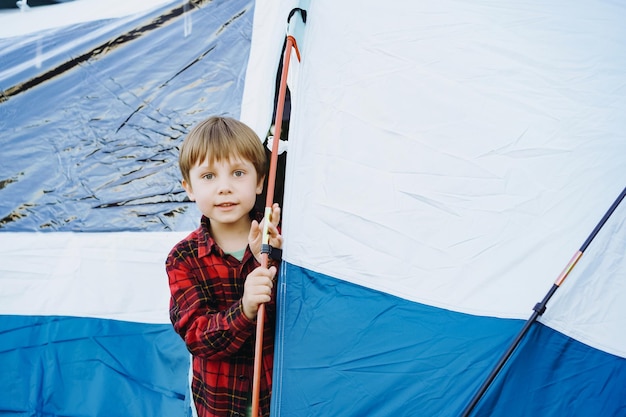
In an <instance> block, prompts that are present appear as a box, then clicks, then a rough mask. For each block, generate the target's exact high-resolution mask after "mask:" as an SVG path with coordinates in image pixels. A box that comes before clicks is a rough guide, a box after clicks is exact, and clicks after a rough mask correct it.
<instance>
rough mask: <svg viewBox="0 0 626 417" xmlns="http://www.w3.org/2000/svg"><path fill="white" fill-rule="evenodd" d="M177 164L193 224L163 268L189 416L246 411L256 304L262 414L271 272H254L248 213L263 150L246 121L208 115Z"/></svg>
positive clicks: (277, 239) (256, 236) (270, 330)
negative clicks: (187, 373)
mask: <svg viewBox="0 0 626 417" xmlns="http://www.w3.org/2000/svg"><path fill="white" fill-rule="evenodd" d="M179 165H180V171H181V173H182V176H183V180H182V186H183V188H184V189H185V191H186V192H187V195H188V196H189V198H190V199H191V200H192V201H195V202H196V204H197V205H198V208H199V209H200V211H201V212H202V219H201V221H200V227H199V228H198V229H196V230H195V231H194V232H192V233H191V234H190V235H189V236H187V237H186V238H185V239H183V240H182V241H181V242H179V243H178V244H176V246H174V248H173V249H172V251H171V252H170V253H169V255H168V257H167V261H166V270H167V274H168V277H169V285H170V291H171V295H172V297H171V300H170V318H171V321H172V324H173V325H174V330H175V331H176V332H177V333H178V334H179V335H180V336H181V337H182V339H183V340H184V341H185V344H186V345H187V348H188V349H189V351H190V352H191V354H192V356H193V381H192V384H191V386H192V393H193V397H194V403H195V405H196V410H197V412H198V416H199V417H226V416H229V417H230V416H245V415H247V413H249V411H248V410H249V407H250V403H251V397H252V380H253V373H254V340H255V333H256V315H257V311H258V309H259V306H260V305H261V304H263V303H265V304H266V315H265V318H266V321H265V323H264V333H263V353H262V370H261V378H260V399H259V411H260V414H261V415H262V416H269V407H270V395H271V377H272V365H273V358H272V355H273V350H274V328H275V307H276V305H275V301H274V297H273V296H272V290H273V279H274V277H275V276H276V266H274V265H272V266H270V267H269V268H263V267H261V265H260V259H261V255H260V252H261V240H262V227H263V222H264V221H265V220H262V213H255V212H254V210H253V207H254V204H255V201H256V197H257V195H259V194H261V193H262V191H263V181H264V178H265V171H266V156H265V150H264V148H263V145H262V144H261V141H260V140H259V137H258V136H257V135H256V134H255V133H254V131H253V130H252V129H250V128H249V127H248V126H246V125H245V124H243V123H241V122H239V121H237V120H234V119H231V118H226V117H211V118H209V119H207V120H204V121H202V122H201V123H199V124H198V125H197V126H196V127H194V128H193V129H192V130H191V132H189V135H188V136H187V138H186V139H185V140H184V142H183V144H182V147H181V149H180V156H179ZM270 218H271V221H270V222H269V225H268V230H269V237H270V241H269V243H270V246H272V247H275V248H280V247H281V246H282V236H280V234H279V232H278V227H277V225H278V222H279V219H280V208H279V207H278V204H274V206H273V207H272V213H271V216H270ZM272 252H273V251H272ZM275 261H276V260H271V259H270V262H269V263H270V264H271V263H272V262H275ZM248 417H250V416H248ZM254 417H257V416H254Z"/></svg>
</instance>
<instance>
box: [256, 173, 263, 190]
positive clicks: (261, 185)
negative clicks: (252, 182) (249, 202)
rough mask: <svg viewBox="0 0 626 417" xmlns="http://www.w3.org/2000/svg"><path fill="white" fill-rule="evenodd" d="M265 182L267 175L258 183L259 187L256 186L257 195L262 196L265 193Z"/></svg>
mask: <svg viewBox="0 0 626 417" xmlns="http://www.w3.org/2000/svg"><path fill="white" fill-rule="evenodd" d="M264 181H265V175H263V176H262V177H261V178H259V181H258V182H257V186H256V193H257V195H260V194H261V193H262V192H263V182H264Z"/></svg>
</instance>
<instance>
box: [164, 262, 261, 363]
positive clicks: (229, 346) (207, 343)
mask: <svg viewBox="0 0 626 417" xmlns="http://www.w3.org/2000/svg"><path fill="white" fill-rule="evenodd" d="M192 263H193V262H191V261H190V259H187V258H186V257H185V256H182V255H181V253H180V252H176V251H173V252H172V253H170V255H169V256H168V259H167V262H166V270H167V274H168V279H169V285H170V291H171V295H172V298H171V300H170V319H171V321H172V324H173V325H174V330H175V331H176V332H177V333H178V334H179V335H180V336H181V337H182V339H183V340H184V341H185V344H186V345H187V349H188V350H189V351H190V352H191V354H192V355H194V356H198V357H202V358H204V359H223V358H226V357H228V356H231V355H233V354H235V353H236V352H238V351H239V349H240V348H241V346H242V345H243V344H244V342H245V341H246V340H247V339H248V338H249V337H250V336H251V335H252V334H253V333H254V330H255V325H254V322H253V321H251V320H250V319H248V318H247V317H246V315H245V314H244V313H243V306H242V303H241V299H239V300H237V301H235V302H234V303H233V304H232V305H231V306H230V307H229V308H228V309H226V310H224V311H220V310H218V308H217V306H216V302H215V300H213V299H212V297H211V296H210V295H209V294H208V293H207V291H206V289H205V288H203V286H202V285H201V282H202V281H201V279H200V278H201V277H200V276H199V274H200V268H199V267H197V266H194V267H192V266H191V264H192Z"/></svg>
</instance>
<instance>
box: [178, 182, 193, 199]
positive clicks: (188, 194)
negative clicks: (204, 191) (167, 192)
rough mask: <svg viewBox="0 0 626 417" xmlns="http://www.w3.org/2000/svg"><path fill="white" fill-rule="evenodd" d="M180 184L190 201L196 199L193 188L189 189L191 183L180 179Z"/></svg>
mask: <svg viewBox="0 0 626 417" xmlns="http://www.w3.org/2000/svg"><path fill="white" fill-rule="evenodd" d="M181 185H182V186H183V188H184V189H185V192H186V193H187V196H188V197H189V199H190V200H191V201H196V198H195V197H194V195H193V190H192V189H191V184H189V183H188V182H187V181H185V180H182V182H181Z"/></svg>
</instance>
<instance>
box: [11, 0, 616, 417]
mask: <svg viewBox="0 0 626 417" xmlns="http://www.w3.org/2000/svg"><path fill="white" fill-rule="evenodd" d="M81 2H85V3H84V4H87V3H91V2H89V1H88V0H80V1H77V2H76V5H72V4H71V3H72V2H69V3H65V4H62V5H55V6H50V8H52V7H54V8H57V7H63V8H64V7H72V6H77V5H78V4H79V3H81ZM91 4H92V5H93V3H91ZM120 7H121V6H120ZM296 7H302V8H305V9H306V12H307V21H306V25H305V26H304V28H303V29H302V30H301V31H300V32H299V33H298V34H297V44H298V48H299V52H300V58H301V59H300V60H299V61H298V60H297V59H295V60H292V63H293V67H291V68H290V92H291V112H290V125H289V140H288V149H289V150H288V157H287V167H286V174H285V195H284V203H283V210H284V218H283V232H284V236H285V240H286V245H285V251H284V262H283V265H282V267H281V276H280V280H279V288H278V296H279V318H278V320H279V322H278V329H279V330H278V333H277V343H276V352H275V370H274V384H275V385H274V392H273V402H272V414H273V415H274V416H364V415H367V416H413V415H427V416H457V415H461V414H462V413H463V411H464V410H465V408H466V407H467V405H468V403H469V402H470V400H471V399H472V397H473V395H474V394H475V393H476V391H477V390H478V389H479V387H480V385H481V383H482V382H483V381H484V380H485V378H487V376H488V374H489V373H490V372H491V371H492V369H493V368H494V366H495V365H496V363H497V361H498V360H499V358H500V357H501V355H502V353H503V352H504V351H505V350H506V349H507V347H508V346H509V345H510V343H511V341H512V340H513V339H514V338H515V336H516V335H517V334H518V333H519V331H520V329H522V327H523V325H524V323H525V322H526V320H527V318H528V317H529V316H530V315H531V314H532V312H533V307H534V306H535V304H536V303H537V302H538V301H540V300H541V299H542V298H543V297H544V296H545V294H546V293H547V291H548V290H549V289H550V288H551V286H552V285H553V283H554V281H555V278H557V277H558V276H559V274H561V273H562V271H563V269H564V268H565V267H566V266H567V265H568V262H569V261H570V259H571V258H572V255H573V254H575V253H576V252H577V250H578V249H579V248H580V247H581V244H583V242H585V240H586V239H587V237H588V236H589V235H590V233H591V231H592V230H593V229H594V227H595V226H596V225H597V224H598V222H599V220H600V219H601V218H602V216H603V215H604V214H605V213H606V211H607V209H608V208H609V206H611V204H612V203H613V202H614V201H615V198H616V197H617V196H618V195H620V193H621V192H622V190H623V189H624V185H625V184H626V164H625V162H626V156H625V155H626V138H625V137H624V131H626V129H624V128H625V127H626V126H625V125H626V123H625V122H624V119H623V117H622V115H623V109H624V108H626V95H625V94H624V85H625V84H626V83H625V81H626V78H625V75H624V72H623V68H624V66H625V64H626V49H625V48H624V47H623V45H624V41H625V40H626V29H624V28H623V25H622V23H621V22H622V20H623V16H624V15H625V14H626V10H624V7H623V6H621V5H619V4H617V3H614V2H597V3H595V4H593V5H591V4H586V3H581V2H575V3H571V2H563V1H556V2H550V3H545V2H540V1H534V0H533V1H529V2H524V3H523V4H500V3H497V2H485V1H472V2H463V3H461V2H453V1H447V0H444V1H440V2H430V3H423V2H410V1H399V2H393V4H389V2H387V3H383V2H374V1H365V2H358V3H357V2H332V1H329V0H311V1H310V2H309V3H308V4H307V3H299V2H295V1H271V2H270V1H256V2H253V1H234V0H231V1H229V2H227V1H214V2H195V3H182V4H181V3H180V2H167V1H164V2H162V3H161V4H159V5H155V3H152V4H151V5H146V6H145V8H144V9H142V10H133V11H127V12H125V13H120V14H119V15H116V16H112V15H106V18H104V19H102V16H103V14H100V15H99V17H98V18H93V19H92V20H91V21H89V22H85V21H84V20H83V21H81V22H76V23H72V24H67V25H62V26H60V27H57V28H49V29H46V30H44V31H38V32H30V33H24V34H20V35H19V36H11V37H6V35H5V37H3V38H2V40H1V43H0V45H1V46H0V57H1V58H0V62H1V63H2V64H1V65H2V67H1V68H0V83H1V84H0V88H1V89H2V91H3V94H2V99H1V101H0V115H1V118H0V120H1V123H2V136H0V137H1V138H2V139H1V141H2V142H1V143H2V148H1V149H2V153H1V155H2V160H1V163H0V181H1V184H2V186H1V187H0V194H1V197H2V198H1V199H0V210H1V212H0V219H2V220H0V253H1V255H0V271H1V274H0V276H1V279H2V285H1V287H0V288H2V290H0V297H1V299H2V301H1V302H0V309H1V310H0V326H1V327H0V328H1V331H0V335H1V336H0V337H1V338H2V339H0V340H2V343H1V346H2V354H0V365H1V367H2V369H3V370H6V371H5V372H3V373H2V374H1V376H0V384H2V387H3V391H4V392H9V393H10V395H7V396H1V397H0V410H9V411H8V412H11V413H13V414H14V415H20V413H21V415H50V414H52V415H107V416H113V415H124V416H128V415H137V416H145V415H190V414H191V413H192V412H193V411H192V410H191V407H190V400H189V393H188V388H187V378H188V366H189V363H188V355H187V353H186V351H185V349H184V346H182V343H181V342H179V341H178V340H177V339H176V337H177V336H176V335H174V334H173V333H172V331H171V329H170V327H169V326H168V320H167V297H168V294H167V288H166V284H165V278H164V275H163V274H164V272H163V270H162V260H163V258H164V256H165V253H166V252H167V250H168V249H169V247H170V246H171V245H172V244H173V243H174V242H175V241H176V240H177V239H179V238H180V237H181V236H182V235H184V234H185V233H186V231H187V230H189V229H191V228H193V227H195V224H196V222H197V216H198V213H197V212H196V211H195V209H194V207H193V205H192V204H189V202H187V201H186V200H185V199H184V195H183V194H182V192H181V191H182V190H180V188H179V187H178V186H177V184H176V182H177V181H178V179H177V175H178V174H177V172H176V166H175V155H176V146H177V144H178V143H179V142H180V140H181V139H182V137H183V136H184V134H185V133H186V131H187V130H188V128H189V126H191V125H192V124H193V122H194V121H197V120H199V119H201V118H204V117H206V116H207V115H209V114H215V113H220V114H228V115H234V116H237V117H240V118H241V119H242V120H244V121H246V122H247V123H249V124H250V125H251V126H253V127H254V128H255V130H256V131H257V132H258V133H259V135H260V136H261V137H265V135H266V132H267V130H268V127H269V125H270V124H271V114H272V107H273V99H274V92H275V84H274V80H275V77H276V71H277V67H278V62H279V59H280V54H281V47H282V44H283V40H284V37H285V30H286V29H285V28H286V26H287V18H288V16H289V13H290V11H291V10H292V9H293V8H296ZM107 8H108V9H112V10H113V9H115V8H114V7H112V6H111V7H107ZM92 11H93V10H92ZM31 12H34V10H31ZM106 12H107V13H111V11H110V10H107V11H106ZM100 13H105V12H104V11H100ZM16 15H17V14H15V15H14V16H12V19H13V20H15V19H16ZM20 16H21V15H20ZM0 27H3V28H4V27H7V26H6V25H4V24H0ZM25 51H30V52H29V54H30V55H28V54H27V59H26V60H25V58H24V56H25ZM67 62H72V63H73V64H72V66H71V68H68V64H67ZM33 80H35V81H37V83H36V84H35V82H34V81H33ZM26 87H27V88H26ZM625 210H626V208H624V204H620V205H618V206H617V208H616V209H615V211H614V212H613V213H612V215H611V216H610V218H609V219H608V220H607V222H606V223H605V224H604V225H603V227H602V228H601V229H600V230H599V232H598V234H597V236H596V237H595V239H594V240H593V242H591V244H590V245H589V246H588V248H587V249H586V250H585V252H584V255H583V256H582V257H581V258H580V260H579V261H578V262H577V264H576V265H575V267H574V268H572V270H571V272H570V273H569V275H568V277H567V280H565V281H564V282H563V284H562V285H561V286H560V288H559V290H558V291H557V292H556V293H555V295H554V297H553V298H552V299H551V300H550V301H549V303H548V304H547V310H546V311H545V313H544V314H543V315H542V316H541V317H540V318H539V320H538V322H537V323H535V324H533V325H532V326H531V328H530V331H529V332H528V334H527V335H526V336H525V337H524V338H523V339H522V341H521V342H520V344H519V346H518V347H517V349H516V350H515V352H514V353H513V355H512V356H511V358H510V359H509V360H508V361H507V363H506V364H505V365H504V367H503V368H502V370H501V371H500V372H499V373H498V376H497V377H496V378H495V380H494V381H493V383H492V385H491V386H490V387H489V389H488V390H487V391H486V392H485V394H484V396H483V397H482V398H481V400H480V401H479V402H478V404H477V405H476V407H475V408H474V409H473V411H472V415H475V416H500V415H502V416H504V415H506V416H515V415H520V416H531V415H532V416H534V415H551V416H561V415H569V416H590V415H598V416H609V415H611V416H619V415H624V413H625V412H626V336H625V334H624V332H623V328H624V324H625V323H626V310H625V309H626V307H625V305H626V303H624V302H623V300H625V299H626V286H625V285H624V282H626V265H625V261H624V256H623V253H624V249H625V247H626V238H625V237H626V230H625V225H624V219H625V218H626V217H625ZM77 398H80V399H81V400H80V401H77V400H76V399H77Z"/></svg>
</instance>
